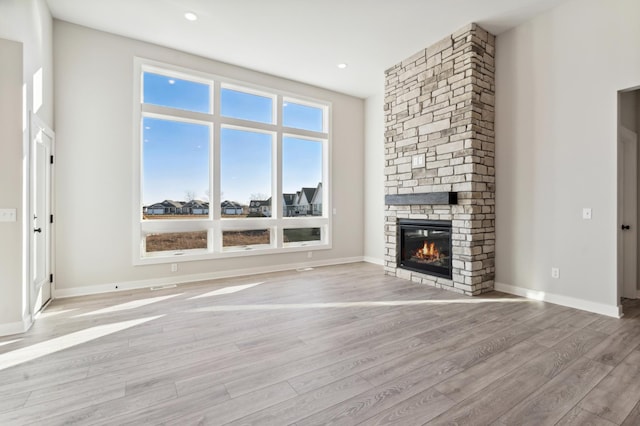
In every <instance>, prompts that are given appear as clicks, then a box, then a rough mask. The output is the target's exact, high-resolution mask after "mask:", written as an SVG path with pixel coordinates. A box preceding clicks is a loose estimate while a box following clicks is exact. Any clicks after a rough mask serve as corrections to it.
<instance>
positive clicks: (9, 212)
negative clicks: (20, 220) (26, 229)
mask: <svg viewBox="0 0 640 426" xmlns="http://www.w3.org/2000/svg"><path fill="white" fill-rule="evenodd" d="M15 221H16V209H0V222H15Z"/></svg>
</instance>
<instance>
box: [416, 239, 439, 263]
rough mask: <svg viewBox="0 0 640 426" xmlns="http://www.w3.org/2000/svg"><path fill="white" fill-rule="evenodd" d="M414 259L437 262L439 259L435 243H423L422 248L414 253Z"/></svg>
mask: <svg viewBox="0 0 640 426" xmlns="http://www.w3.org/2000/svg"><path fill="white" fill-rule="evenodd" d="M415 257H417V258H418V259H423V260H430V261H431V260H438V259H440V252H439V251H438V249H437V248H436V244H435V243H429V242H427V241H425V242H424V245H423V246H422V248H420V249H418V251H416V254H415Z"/></svg>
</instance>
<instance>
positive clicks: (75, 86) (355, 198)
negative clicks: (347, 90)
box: [54, 21, 364, 294]
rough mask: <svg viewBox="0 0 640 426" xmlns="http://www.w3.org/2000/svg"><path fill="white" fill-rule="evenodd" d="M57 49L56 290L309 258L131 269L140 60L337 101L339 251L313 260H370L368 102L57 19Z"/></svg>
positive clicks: (335, 229) (336, 248) (335, 190)
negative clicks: (366, 227) (136, 61)
mask: <svg viewBox="0 0 640 426" xmlns="http://www.w3.org/2000/svg"><path fill="white" fill-rule="evenodd" d="M211 42H212V43H213V42H215V40H212V41H211ZM54 54H55V59H56V60H55V89H56V104H55V107H56V121H55V125H56V138H57V162H56V170H57V175H56V196H57V198H56V206H57V217H58V219H59V220H58V223H57V235H58V238H57V240H56V259H57V262H56V266H57V280H56V281H57V289H58V290H62V291H63V292H66V293H67V294H73V293H74V291H76V290H77V291H79V292H86V291H87V289H88V288H89V289H90V288H91V287H94V288H106V287H107V286H111V285H112V284H116V283H123V282H124V283H131V282H133V281H136V282H137V281H144V282H150V281H148V280H166V279H171V280H176V281H179V280H180V277H184V276H194V275H200V274H209V273H216V274H223V273H224V272H225V271H237V270H243V269H245V270H246V268H248V267H257V268H261V267H264V268H277V267H282V268H286V267H287V265H291V264H296V263H303V262H307V261H308V260H309V259H308V258H307V253H306V252H300V253H291V254H279V255H275V254H274V255H264V256H250V257H243V258H234V259H224V260H208V261H197V262H183V263H180V265H179V269H180V271H179V273H177V274H170V273H169V265H167V264H163V265H145V266H135V267H134V266H133V265H132V258H133V254H132V253H131V245H132V244H131V238H132V235H133V231H132V229H131V227H132V225H131V223H132V218H131V210H132V209H131V203H132V190H133V182H134V178H133V176H132V162H133V160H132V144H133V143H134V141H133V138H134V136H133V122H132V121H133V94H132V90H133V58H134V56H140V57H144V58H149V59H153V60H157V61H161V62H166V63H171V64H177V65H180V66H183V67H186V68H190V69H195V70H201V71H204V72H209V73H213V74H217V75H220V76H228V77H231V78H234V79H238V80H244V81H249V82H252V83H254V84H258V85H263V86H266V87H272V88H275V89H281V90H284V91H290V92H294V93H299V94H302V95H306V96H309V97H315V98H319V99H326V100H329V101H331V102H333V122H332V123H333V147H332V150H333V152H332V171H333V176H332V177H333V181H332V186H333V193H332V197H333V198H332V199H333V207H334V208H335V209H336V210H337V214H336V215H334V216H333V219H334V221H333V249H331V250H318V251H316V252H314V254H313V259H311V260H312V261H319V262H322V261H326V262H331V261H334V260H335V261H340V260H341V259H347V258H354V257H355V258H362V256H363V225H362V223H363V218H364V215H363V207H364V195H363V194H364V185H363V176H364V161H363V152H364V101H363V100H362V99H358V98H353V97H350V96H346V95H342V94H338V93H335V92H330V91H327V90H323V89H319V88H315V87H312V86H308V85H304V84H301V83H296V82H292V81H289V80H285V79H281V78H276V77H273V76H269V75H265V74H261V73H258V72H254V71H250V70H247V69H243V68H238V67H234V66H231V65H227V64H223V63H219V62H215V61H212V60H208V59H204V58H201V57H197V56H193V55H189V54H186V53H182V52H179V51H176V50H172V49H168V48H164V47H161V46H157V45H151V44H148V43H143V42H140V41H136V40H132V39H128V38H124V37H119V36H115V35H111V34H107V33H104V32H99V31H95V30H91V29H88V28H85V27H80V26H77V25H73V24H70V23H66V22H61V21H54ZM78 289H80V290H78ZM89 291H90V290H89Z"/></svg>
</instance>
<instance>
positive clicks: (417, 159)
mask: <svg viewBox="0 0 640 426" xmlns="http://www.w3.org/2000/svg"><path fill="white" fill-rule="evenodd" d="M420 167H424V154H418V155H414V156H412V157H411V168H412V169H417V168H420Z"/></svg>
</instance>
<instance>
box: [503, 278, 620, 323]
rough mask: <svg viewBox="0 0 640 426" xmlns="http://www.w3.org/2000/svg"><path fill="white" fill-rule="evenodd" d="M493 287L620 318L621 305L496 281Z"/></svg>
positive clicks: (505, 291) (504, 291)
mask: <svg viewBox="0 0 640 426" xmlns="http://www.w3.org/2000/svg"><path fill="white" fill-rule="evenodd" d="M494 289H495V290H497V291H501V292H503V293H509V294H513V295H516V296H522V297H526V298H527V299H532V300H541V301H543V302H549V303H553V304H556V305H562V306H566V307H569V308H574V309H580V310H583V311H589V312H593V313H596V314H600V315H606V316H609V317H614V318H622V308H621V306H612V305H606V304H604V303H598V302H591V301H590V300H584V299H577V298H575V297H569V296H563V295H561V294H554V293H547V292H545V291H540V290H531V289H528V288H524V287H516V286H512V285H508V284H503V283H499V282H496V283H495V285H494Z"/></svg>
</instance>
